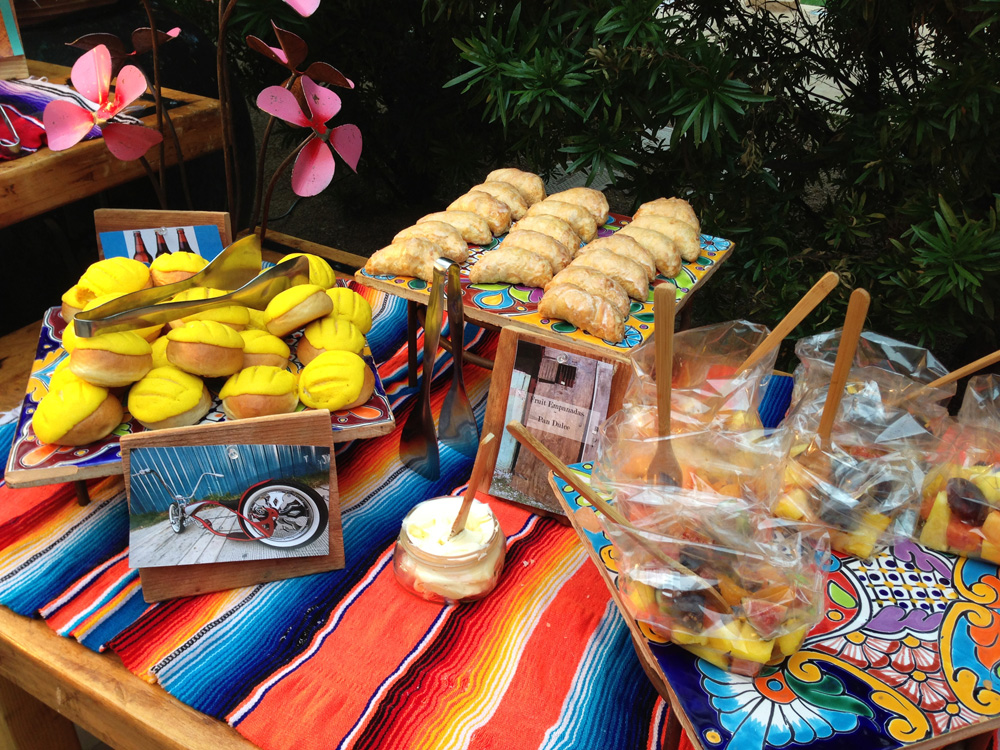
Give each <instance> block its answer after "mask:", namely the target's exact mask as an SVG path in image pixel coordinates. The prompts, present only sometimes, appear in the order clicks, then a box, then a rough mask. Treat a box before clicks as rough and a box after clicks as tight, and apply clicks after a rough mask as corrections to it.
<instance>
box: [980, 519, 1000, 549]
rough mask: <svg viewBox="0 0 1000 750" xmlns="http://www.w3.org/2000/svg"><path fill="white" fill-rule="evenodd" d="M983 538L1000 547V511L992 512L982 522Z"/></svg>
mask: <svg viewBox="0 0 1000 750" xmlns="http://www.w3.org/2000/svg"><path fill="white" fill-rule="evenodd" d="M983 536H985V537H986V538H987V539H989V540H990V541H991V542H992V543H993V544H995V545H997V546H998V547H1000V511H996V510H992V511H990V514H989V515H988V516H986V520H985V521H983Z"/></svg>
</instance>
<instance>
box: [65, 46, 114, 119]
mask: <svg viewBox="0 0 1000 750" xmlns="http://www.w3.org/2000/svg"><path fill="white" fill-rule="evenodd" d="M70 79H71V80H72V81H73V87H74V88H75V89H76V90H77V91H79V92H80V93H81V94H83V95H84V96H85V97H87V98H88V99H90V101H92V102H96V103H97V104H100V105H104V104H105V103H106V102H107V100H108V91H110V90H111V53H110V52H109V51H108V48H107V47H105V46H104V45H103V44H98V45H97V46H96V47H94V48H93V49H92V50H90V51H89V52H86V53H84V54H83V55H81V56H80V58H79V59H78V60H77V61H76V62H75V63H73V71H72V72H71V73H70Z"/></svg>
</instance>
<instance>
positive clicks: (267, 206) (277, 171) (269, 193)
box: [260, 133, 316, 245]
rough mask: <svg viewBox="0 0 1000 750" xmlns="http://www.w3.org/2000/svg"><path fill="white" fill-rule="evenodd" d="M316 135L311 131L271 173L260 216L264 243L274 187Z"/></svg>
mask: <svg viewBox="0 0 1000 750" xmlns="http://www.w3.org/2000/svg"><path fill="white" fill-rule="evenodd" d="M315 137H316V134H315V133H310V134H309V135H308V136H307V137H306V139H305V140H304V141H302V143H300V144H299V145H298V146H297V147H296V149H295V150H294V151H292V153H290V154H289V155H288V156H286V157H285V160H284V161H283V162H281V164H279V165H278V168H277V169H275V170H274V174H273V175H271V181H270V182H269V183H268V185H267V192H266V193H264V213H263V215H262V216H261V217H260V244H261V245H263V244H264V237H265V235H267V214H268V212H269V211H270V210H271V196H272V195H273V194H274V188H275V186H276V185H277V184H278V178H279V177H281V174H282V172H284V171H285V170H286V169H288V165H289V164H291V163H292V161H294V159H295V157H296V156H298V155H299V151H301V150H302V149H304V148H305V147H306V144H307V143H309V141H311V140H312V139H313V138H315Z"/></svg>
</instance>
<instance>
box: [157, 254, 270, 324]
mask: <svg viewBox="0 0 1000 750" xmlns="http://www.w3.org/2000/svg"><path fill="white" fill-rule="evenodd" d="M184 254H185V255H188V253H184ZM224 294H226V292H224V291H222V290H221V289H211V288H209V287H204V286H196V287H193V288H191V289H185V290H184V291H183V292H180V293H179V294H175V295H174V297H173V299H171V300H170V301H171V302H191V301H194V300H207V299H213V298H215V297H221V296H222V295H224ZM192 320H214V321H215V322H216V323H222V324H223V325H226V326H229V327H230V328H232V329H233V330H234V331H242V330H243V329H244V328H246V327H247V324H248V323H249V322H250V312H249V310H248V309H247V308H245V307H243V306H242V305H226V306H225V307H216V308H214V309H212V310H205V311H204V312H200V313H194V314H193V315H185V316H184V317H183V318H178V319H177V320H171V321H170V323H168V325H169V326H170V327H171V328H180V327H181V326H183V325H184V324H185V323H189V322H190V321H192Z"/></svg>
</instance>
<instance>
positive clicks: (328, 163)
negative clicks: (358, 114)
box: [292, 138, 337, 198]
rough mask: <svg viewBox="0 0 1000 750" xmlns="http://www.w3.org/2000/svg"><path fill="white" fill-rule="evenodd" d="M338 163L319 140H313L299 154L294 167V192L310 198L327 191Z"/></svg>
mask: <svg viewBox="0 0 1000 750" xmlns="http://www.w3.org/2000/svg"><path fill="white" fill-rule="evenodd" d="M336 168H337V163H336V162H335V161H334V159H333V153H332V152H331V151H330V149H329V148H328V147H327V145H326V144H325V143H323V141H321V140H320V139H319V138H313V139H312V140H311V141H309V143H307V144H306V147H305V148H304V149H302V150H301V151H300V152H299V155H298V157H297V158H296V159H295V166H294V167H292V192H294V193H295V194H296V195H301V196H302V197H304V198H308V197H309V196H311V195H317V194H318V193H321V192H323V190H325V189H326V186H327V185H329V184H330V181H331V180H332V179H333V171H334V170H335V169H336Z"/></svg>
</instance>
